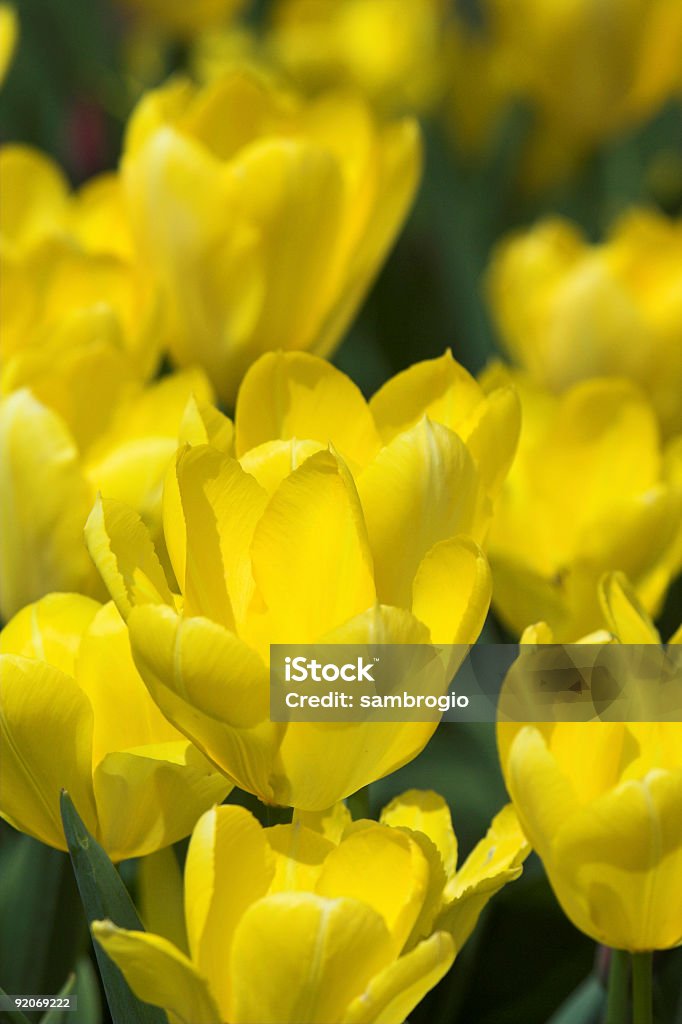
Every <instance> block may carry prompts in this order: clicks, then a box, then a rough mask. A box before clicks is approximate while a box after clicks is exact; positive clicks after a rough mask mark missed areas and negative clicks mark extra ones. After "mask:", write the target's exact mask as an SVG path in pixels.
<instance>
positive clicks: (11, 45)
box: [0, 4, 19, 85]
mask: <svg viewBox="0 0 682 1024" xmlns="http://www.w3.org/2000/svg"><path fill="white" fill-rule="evenodd" d="M18 35H19V19H18V18H17V12H16V11H15V9H14V7H13V6H12V4H0V85H2V83H3V82H4V80H5V77H6V75H7V72H8V71H9V67H10V64H11V63H12V58H13V56H14V51H15V49H16V45H17V37H18Z"/></svg>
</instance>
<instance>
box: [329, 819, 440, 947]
mask: <svg viewBox="0 0 682 1024" xmlns="http://www.w3.org/2000/svg"><path fill="white" fill-rule="evenodd" d="M428 883H429V864H428V861H427V859H426V857H425V856H424V854H423V853H422V851H421V848H420V846H419V844H418V843H416V842H415V841H414V840H413V839H411V838H410V836H409V835H408V833H406V832H403V831H402V830H400V829H390V828H386V827H383V826H381V825H376V824H374V823H371V824H369V823H368V824H367V827H363V828H361V829H358V830H357V831H353V832H351V833H350V834H348V835H346V837H345V838H344V840H343V842H341V843H340V844H339V845H338V846H336V847H334V848H333V849H332V850H331V852H330V853H329V855H328V857H327V859H326V860H325V862H324V865H323V867H322V872H321V874H320V878H319V880H318V883H317V892H318V893H319V894H320V895H321V896H329V897H332V896H346V897H348V898H350V899H354V900H359V901H360V902H361V903H365V904H366V905H367V906H370V907H373V908H374V910H376V912H377V913H378V914H380V915H381V917H382V918H383V920H384V922H385V924H386V927H387V928H388V930H389V932H390V935H391V944H392V947H391V948H392V951H393V955H394V956H397V955H398V954H399V953H400V951H401V950H402V948H403V946H404V945H405V943H406V942H407V939H408V937H409V935H410V933H411V931H412V928H413V926H414V924H415V922H416V921H417V918H418V917H419V915H420V913H421V910H422V906H423V904H424V899H425V897H426V893H427V889H428Z"/></svg>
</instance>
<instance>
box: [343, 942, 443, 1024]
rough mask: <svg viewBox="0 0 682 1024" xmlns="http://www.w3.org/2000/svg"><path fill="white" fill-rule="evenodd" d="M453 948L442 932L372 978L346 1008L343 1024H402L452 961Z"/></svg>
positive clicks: (421, 943)
mask: <svg viewBox="0 0 682 1024" xmlns="http://www.w3.org/2000/svg"><path fill="white" fill-rule="evenodd" d="M455 954H456V949H455V945H454V943H453V941H452V939H451V938H450V936H449V935H447V934H446V933H445V932H437V933H436V934H435V935H432V936H431V937H430V938H429V939H426V940H425V941H424V942H420V943H419V945H418V946H416V947H415V948H414V949H413V950H411V952H409V953H407V954H406V955H405V956H401V957H400V959H399V960H395V961H394V962H393V963H391V964H389V965H388V967H384V969H383V971H380V972H379V974H377V975H375V976H374V977H373V978H372V980H371V981H370V983H369V985H368V986H367V988H366V989H365V991H364V992H363V993H362V994H361V995H359V996H357V997H356V998H355V999H354V1000H353V1002H352V1003H351V1004H350V1006H349V1007H348V1008H347V1010H346V1012H345V1013H344V1015H343V1017H342V1018H341V1021H342V1024H403V1021H406V1020H407V1018H408V1015H409V1014H410V1013H411V1012H412V1010H413V1009H414V1008H415V1006H417V1005H418V1003H420V1002H421V1000H422V999H423V998H424V996H425V995H426V993H427V992H429V991H430V990H431V989H432V988H434V987H435V986H436V985H437V984H438V982H439V981H440V980H441V978H442V977H444V975H445V974H446V973H447V972H448V970H449V969H450V967H451V965H452V962H453V960H454V959H455Z"/></svg>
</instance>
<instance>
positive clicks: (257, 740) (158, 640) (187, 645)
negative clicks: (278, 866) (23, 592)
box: [128, 604, 329, 802]
mask: <svg viewBox="0 0 682 1024" xmlns="http://www.w3.org/2000/svg"><path fill="white" fill-rule="evenodd" d="M128 628H129V630H130V642H131V646H132V650H133V655H134V658H135V662H136V664H137V666H138V669H139V670H140V674H141V675H142V677H143V679H144V681H145V683H146V685H147V687H148V689H149V692H150V693H151V695H152V697H153V699H154V701H155V703H156V704H158V706H159V707H160V708H161V710H162V711H163V713H164V715H165V716H166V717H167V718H168V719H169V720H170V721H171V722H172V723H173V724H174V725H175V726H176V727H177V728H178V729H179V730H180V731H181V732H182V733H184V734H185V735H186V736H188V737H189V738H190V739H191V740H192V742H193V743H195V744H196V746H197V747H199V749H200V750H202V751H203V752H204V753H205V754H206V756H207V757H209V758H210V760H211V761H213V762H214V763H215V764H217V765H218V766H219V767H220V769H221V771H223V772H224V773H225V774H226V775H227V776H228V778H230V779H233V780H235V781H237V782H238V783H239V785H240V786H242V788H244V789H246V790H248V791H249V792H251V793H256V794H257V795H258V796H260V797H261V799H264V800H266V801H269V802H272V800H273V792H272V781H271V777H270V776H271V772H272V771H273V770H274V769H273V764H274V763H275V762H276V759H277V750H278V747H279V744H280V742H281V736H282V731H283V727H282V726H281V725H278V724H276V723H273V722H271V721H270V720H269V686H268V675H267V670H266V668H265V666H264V664H263V663H262V662H261V661H260V659H259V658H258V656H257V655H256V654H255V653H254V652H253V651H252V650H250V648H248V647H247V646H246V645H245V644H244V643H242V641H241V640H239V639H237V637H236V636H234V635H233V634H231V633H229V632H228V631H227V630H225V629H223V628H222V627H221V626H219V625H217V624H216V623H214V622H211V621H209V620H208V619H200V618H195V619H181V618H180V617H179V616H177V615H176V614H175V612H174V611H173V610H172V609H171V608H167V607H163V606H161V605H156V606H155V605H151V604H150V605H145V606H143V607H139V608H135V609H134V610H133V612H132V614H131V616H130V620H129V623H128ZM328 802H329V801H328Z"/></svg>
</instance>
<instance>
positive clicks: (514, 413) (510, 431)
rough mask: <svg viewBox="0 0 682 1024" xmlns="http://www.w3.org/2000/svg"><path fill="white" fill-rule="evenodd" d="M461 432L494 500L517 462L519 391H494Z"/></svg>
mask: <svg viewBox="0 0 682 1024" xmlns="http://www.w3.org/2000/svg"><path fill="white" fill-rule="evenodd" d="M458 433H461V436H462V437H463V438H464V440H465V441H466V444H467V448H468V449H469V451H470V452H471V454H472V456H473V459H474V462H475V463H476V465H477V467H478V471H479V473H480V474H481V478H482V479H483V482H484V484H485V486H486V488H487V490H488V493H489V494H491V495H492V496H493V497H495V496H496V495H497V494H498V493H499V491H500V488H501V487H502V484H503V483H504V481H505V479H506V477H507V474H508V472H509V469H510V467H511V465H512V462H513V461H514V456H515V454H516V448H517V445H518V443H519V435H520V433H521V403H520V401H519V397H518V394H517V393H516V390H515V389H514V388H511V387H502V388H496V389H495V390H494V391H491V392H490V394H488V395H486V397H485V399H484V401H483V402H481V404H480V405H479V407H478V408H477V409H475V410H474V411H473V413H472V414H471V416H470V417H469V419H468V420H467V422H466V424H465V425H464V426H463V428H462V430H461V431H458Z"/></svg>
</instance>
